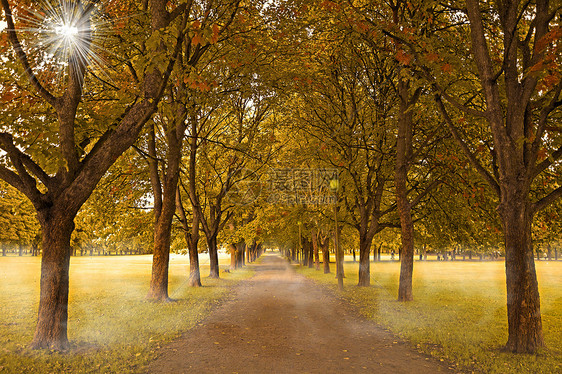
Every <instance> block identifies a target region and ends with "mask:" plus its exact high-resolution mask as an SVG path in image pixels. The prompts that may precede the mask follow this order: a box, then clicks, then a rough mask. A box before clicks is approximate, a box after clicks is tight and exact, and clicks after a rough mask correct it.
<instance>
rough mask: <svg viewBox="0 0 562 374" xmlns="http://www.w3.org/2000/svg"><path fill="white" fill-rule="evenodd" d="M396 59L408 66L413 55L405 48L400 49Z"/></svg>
mask: <svg viewBox="0 0 562 374" xmlns="http://www.w3.org/2000/svg"><path fill="white" fill-rule="evenodd" d="M396 59H397V60H398V62H400V63H401V64H402V65H406V66H408V65H410V63H411V62H412V55H410V54H408V53H406V52H405V51H404V50H402V49H400V50H399V51H398V52H396Z"/></svg>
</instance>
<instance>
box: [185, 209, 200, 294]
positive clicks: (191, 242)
mask: <svg viewBox="0 0 562 374" xmlns="http://www.w3.org/2000/svg"><path fill="white" fill-rule="evenodd" d="M193 215H194V216H196V215H197V212H196V211H195V210H194V211H193ZM192 224H193V228H192V231H191V235H187V232H186V240H187V248H188V251H189V284H188V285H189V286H190V287H201V286H202V284H201V271H200V270H199V250H198V248H197V243H198V242H199V221H198V220H197V219H196V218H194V219H193V223H192Z"/></svg>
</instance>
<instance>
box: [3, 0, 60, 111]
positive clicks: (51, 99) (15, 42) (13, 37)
mask: <svg viewBox="0 0 562 374" xmlns="http://www.w3.org/2000/svg"><path fill="white" fill-rule="evenodd" d="M0 1H2V8H4V14H5V15H6V23H7V28H6V32H7V33H8V39H9V40H10V43H11V44H12V46H13V47H14V51H15V52H16V56H17V57H18V59H19V61H20V63H21V64H22V67H23V69H24V70H25V74H26V75H27V78H28V79H29V81H30V82H31V84H32V85H33V87H34V88H35V90H36V91H37V93H38V94H39V95H40V96H41V97H42V98H43V99H45V101H47V102H48V103H49V104H50V105H51V106H52V107H53V108H55V107H57V105H58V99H57V98H56V97H55V96H53V94H51V93H50V92H49V91H48V90H47V89H46V88H45V87H43V85H42V84H41V82H39V79H37V76H36V75H35V73H33V70H32V69H31V65H30V63H29V59H28V58H27V54H26V53H25V52H24V51H23V48H22V46H21V43H20V41H19V39H18V35H17V33H16V26H15V24H14V19H13V17H12V12H11V10H10V4H9V3H8V0H0Z"/></svg>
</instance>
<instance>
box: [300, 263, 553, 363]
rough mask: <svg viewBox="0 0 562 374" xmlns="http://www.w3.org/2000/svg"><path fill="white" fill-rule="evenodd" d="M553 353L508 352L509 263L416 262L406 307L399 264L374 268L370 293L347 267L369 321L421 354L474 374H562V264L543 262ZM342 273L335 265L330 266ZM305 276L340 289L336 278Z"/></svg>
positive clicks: (348, 291) (544, 306) (350, 286)
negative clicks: (400, 293)
mask: <svg viewBox="0 0 562 374" xmlns="http://www.w3.org/2000/svg"><path fill="white" fill-rule="evenodd" d="M536 265H537V273H538V279H539V289H540V295H541V312H542V321H543V329H544V337H545V340H546V344H547V347H548V348H547V349H545V350H543V351H541V352H540V353H539V354H538V355H515V354H510V353H504V352H501V347H502V345H503V344H505V342H506V341H507V316H506V292H505V265H504V263H503V262H501V261H495V262H486V261H484V262H468V261H467V262H462V261H455V262H451V261H448V262H436V261H428V262H416V263H415V264H414V301H412V302H409V303H399V302H398V301H396V298H397V295H398V280H399V274H400V265H399V263H398V262H397V261H396V262H382V263H381V262H379V263H371V284H372V286H371V287H357V286H356V284H357V279H358V278H357V272H358V265H357V264H356V263H355V264H354V263H353V262H350V261H347V262H346V264H345V275H346V279H345V280H344V284H345V289H344V291H343V293H342V294H341V295H342V296H343V297H344V298H345V299H347V300H348V301H349V302H350V303H352V304H353V305H356V306H357V307H358V308H359V310H360V312H361V313H362V314H364V315H365V316H366V317H368V318H370V319H372V320H374V321H376V322H377V323H379V324H380V325H381V326H383V327H384V328H386V329H388V330H389V331H391V332H392V333H394V334H396V335H398V336H400V337H402V338H403V339H405V340H406V341H409V342H410V343H411V344H412V345H413V346H414V347H416V348H417V349H418V350H419V351H421V352H425V353H428V354H430V355H432V356H435V357H436V358H438V359H442V360H446V361H449V362H451V363H452V364H453V365H455V366H456V367H457V368H459V369H461V370H463V371H468V372H471V371H473V372H483V373H518V374H521V373H562V287H561V285H562V282H561V280H562V261H558V262H554V261H551V262H545V261H540V262H537V264H536ZM331 266H332V269H331V270H332V272H335V264H331ZM299 272H301V273H303V274H304V275H306V276H307V277H310V278H312V279H314V280H315V281H316V282H318V283H320V284H323V285H326V286H328V287H329V288H331V289H333V290H334V291H335V292H339V291H337V290H336V280H335V279H334V273H332V274H327V275H325V274H323V272H322V271H316V270H314V269H308V268H300V269H299Z"/></svg>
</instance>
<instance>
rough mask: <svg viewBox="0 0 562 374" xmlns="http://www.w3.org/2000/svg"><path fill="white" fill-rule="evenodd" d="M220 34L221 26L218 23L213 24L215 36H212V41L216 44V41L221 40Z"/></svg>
mask: <svg viewBox="0 0 562 374" xmlns="http://www.w3.org/2000/svg"><path fill="white" fill-rule="evenodd" d="M219 34H220V28H219V25H217V24H216V23H215V24H214V25H213V36H212V37H211V43H212V44H215V43H216V42H218V41H219Z"/></svg>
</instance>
